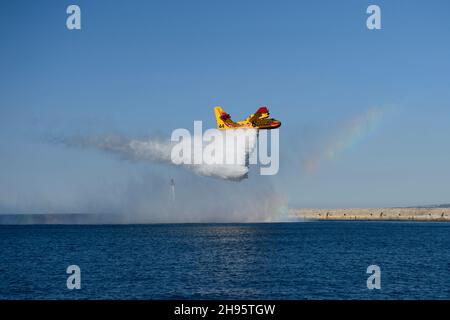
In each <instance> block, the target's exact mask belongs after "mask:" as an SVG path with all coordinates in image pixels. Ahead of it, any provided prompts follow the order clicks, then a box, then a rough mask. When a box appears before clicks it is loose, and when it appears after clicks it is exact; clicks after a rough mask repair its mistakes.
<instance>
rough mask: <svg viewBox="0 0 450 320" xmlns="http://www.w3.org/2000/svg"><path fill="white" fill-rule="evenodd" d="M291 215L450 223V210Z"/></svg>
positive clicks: (322, 211)
mask: <svg viewBox="0 0 450 320" xmlns="http://www.w3.org/2000/svg"><path fill="white" fill-rule="evenodd" d="M289 214H290V216H291V217H293V218H297V219H304V220H391V221H395V220H397V221H399V220H400V221H404V220H407V221H450V208H345V209H290V211H289Z"/></svg>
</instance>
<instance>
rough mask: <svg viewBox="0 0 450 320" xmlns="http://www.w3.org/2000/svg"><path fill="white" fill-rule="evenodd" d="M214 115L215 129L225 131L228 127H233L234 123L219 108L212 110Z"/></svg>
mask: <svg viewBox="0 0 450 320" xmlns="http://www.w3.org/2000/svg"><path fill="white" fill-rule="evenodd" d="M214 114H215V116H216V122H217V128H218V129H226V128H229V127H234V126H235V123H234V122H233V120H231V117H230V115H229V114H228V113H226V112H225V111H223V109H222V108H221V107H219V106H217V107H215V108H214Z"/></svg>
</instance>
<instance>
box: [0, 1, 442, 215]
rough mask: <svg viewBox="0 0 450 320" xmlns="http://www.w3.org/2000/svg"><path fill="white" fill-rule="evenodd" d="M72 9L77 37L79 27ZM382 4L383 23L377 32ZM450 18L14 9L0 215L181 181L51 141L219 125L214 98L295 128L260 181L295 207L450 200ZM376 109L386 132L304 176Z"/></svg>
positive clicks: (343, 5)
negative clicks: (132, 182) (310, 163)
mask: <svg viewBox="0 0 450 320" xmlns="http://www.w3.org/2000/svg"><path fill="white" fill-rule="evenodd" d="M72 3H74V4H78V5H79V6H80V7H81V17H82V30H79V31H69V30H67V29H66V25H65V22H66V17H67V14H66V13H65V11H66V8H67V6H68V5H69V4H72ZM369 4H377V5H379V6H380V7H381V12H382V30H375V31H369V30H368V29H367V28H366V18H367V16H368V15H367V14H366V8H367V6H368V5H369ZM449 12H450V3H449V2H448V1H444V0H443V1H371V2H369V1H277V2H275V1H170V2H169V1H76V2H66V1H58V2H56V1H34V2H30V1H9V2H2V4H1V10H0V39H1V50H0V154H1V157H0V209H2V212H3V213H6V212H7V211H8V212H11V211H17V212H19V211H20V212H24V211H27V210H30V208H41V209H40V211H45V210H46V208H57V209H58V210H60V211H65V210H66V209H65V208H71V209H70V210H75V209H76V206H77V204H78V203H80V202H83V200H82V199H83V198H84V193H83V195H78V196H77V197H76V199H78V200H76V201H75V200H74V197H73V195H74V194H79V193H80V190H83V192H86V193H94V194H95V193H96V192H103V193H104V192H105V190H109V188H116V186H117V185H124V184H126V183H127V181H128V179H130V177H139V176H143V175H147V174H149V172H151V173H152V174H155V175H162V176H165V175H177V174H179V173H178V172H177V171H176V170H177V169H173V168H165V167H163V166H160V165H153V164H141V163H128V162H123V161H120V160H118V159H115V158H112V157H109V156H105V155H103V154H101V153H98V152H95V151H89V150H88V151H86V150H77V149H70V148H63V147H61V146H59V145H52V144H50V143H46V142H45V141H43V139H42V137H43V136H46V135H71V134H77V133H89V134H93V133H99V134H101V133H107V132H120V133H121V134H124V135H127V136H131V137H133V136H142V135H144V136H145V135H159V136H169V135H170V132H171V131H172V130H173V129H175V128H180V127H184V128H192V126H193V120H203V121H204V123H205V125H206V126H208V127H213V126H214V125H215V122H214V118H213V112H212V108H213V107H214V106H215V105H221V106H222V107H223V108H224V109H225V110H226V111H227V112H229V113H230V114H231V115H232V116H233V118H236V119H239V118H244V117H246V116H247V115H248V114H250V113H252V112H253V111H255V110H256V109H257V108H258V107H259V106H260V105H266V106H268V107H269V109H270V110H271V113H272V115H273V116H274V117H276V118H277V119H280V120H281V121H282V123H283V125H282V127H281V132H280V137H281V154H280V157H281V167H280V172H279V174H278V175H277V176H273V177H258V178H255V179H259V180H258V181H261V182H262V183H267V184H271V185H273V186H274V190H276V192H277V193H279V194H282V195H283V196H285V197H286V198H287V199H288V202H289V204H290V205H291V206H306V207H333V206H352V207H356V206H401V205H415V204H429V203H442V202H450V194H449V193H448V181H450V170H449V167H448V164H449V163H450V148H449V147H448V145H449V138H450V126H449V120H450V90H449V88H450V59H449V57H450V41H449V39H450V21H449V20H448V13H449ZM370 108H379V109H381V110H383V111H382V113H383V116H382V117H381V119H380V120H378V121H377V123H376V124H375V126H374V128H372V130H367V132H366V131H365V130H364V129H363V130H362V131H363V132H362V133H360V136H359V137H358V139H355V141H354V142H352V143H349V146H348V147H345V148H344V147H343V148H340V149H339V150H338V152H337V154H336V155H335V156H333V158H332V159H329V158H326V157H325V158H323V159H322V160H321V161H320V164H319V165H318V166H317V168H316V169H315V170H314V172H307V171H306V170H304V163H303V161H304V159H305V158H308V157H309V156H310V155H311V154H319V155H320V154H322V153H323V151H322V150H321V149H322V148H327V146H328V145H329V144H330V143H333V139H335V137H337V136H340V135H344V139H346V138H345V135H346V134H345V130H346V129H345V128H347V127H348V126H349V125H351V124H352V123H353V122H354V121H355V119H358V117H361V115H362V116H364V114H366V113H367V111H368V110H369V109H370ZM342 132H344V133H342ZM351 134H352V133H349V135H351ZM347 138H348V139H349V140H351V139H353V137H347ZM330 141H331V142H330ZM318 157H319V158H320V156H318ZM192 179H194V178H192ZM195 179H208V178H202V177H195ZM215 183H223V184H230V182H215ZM230 188H231V187H230ZM99 190H102V191H99ZM256 193H257V192H255V196H257V195H256ZM250 194H251V193H250ZM80 199H81V200H80ZM98 199H100V200H98V202H96V201H94V200H90V201H93V202H94V203H95V204H94V205H93V206H94V207H95V206H105V207H106V208H108V206H107V205H106V204H105V203H106V202H108V198H107V197H106V198H105V197H100V196H98ZM58 201H61V203H64V202H67V203H72V205H71V206H70V205H61V206H58V205H54V203H58ZM193 201H195V199H193ZM49 203H52V205H51V206H49ZM81 207H83V206H81ZM81 207H80V208H81ZM88 207H89V206H88ZM74 208H75V209H74ZM83 208H85V207H83ZM89 208H90V207H89ZM49 210H50V209H49ZM54 210H56V209H54ZM67 210H68V209H67ZM80 210H85V209H80Z"/></svg>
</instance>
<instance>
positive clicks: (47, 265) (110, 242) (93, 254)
mask: <svg viewBox="0 0 450 320" xmlns="http://www.w3.org/2000/svg"><path fill="white" fill-rule="evenodd" d="M449 249H450V223H419V222H410V223H407V222H305V223H271V224H183V225H91V226H82V225H34V226H0V298H1V299H86V298H87V299H450V250H449ZM72 264H76V265H78V266H79V267H80V268H81V289H80V290H68V289H67V287H66V280H67V277H68V275H67V274H66V268H67V266H69V265H72ZM372 264H376V265H379V266H380V268H381V290H368V289H367V286H366V280H367V277H368V276H369V275H368V274H367V273H366V270H367V267H368V266H369V265H372Z"/></svg>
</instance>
